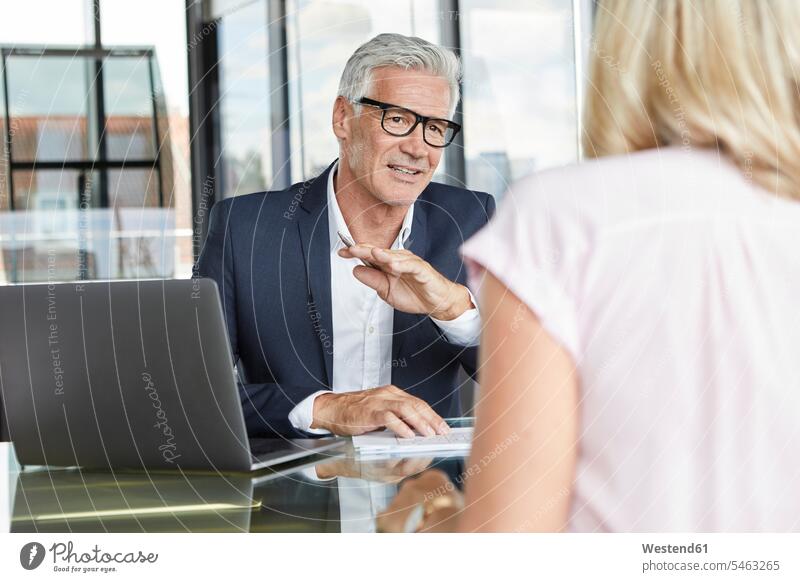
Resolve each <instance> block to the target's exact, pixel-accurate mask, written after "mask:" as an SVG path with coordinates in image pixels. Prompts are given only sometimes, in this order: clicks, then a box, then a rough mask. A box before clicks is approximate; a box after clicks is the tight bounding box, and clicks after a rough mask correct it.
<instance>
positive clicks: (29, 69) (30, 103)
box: [7, 56, 90, 161]
mask: <svg viewBox="0 0 800 582" xmlns="http://www.w3.org/2000/svg"><path fill="white" fill-rule="evenodd" d="M7 63H8V91H9V96H8V100H9V116H10V117H11V124H12V129H13V136H12V157H13V160H14V161H33V160H38V161H62V160H83V159H86V157H87V155H88V151H89V145H88V141H87V133H86V132H87V129H86V115H87V101H88V100H87V94H86V87H87V82H86V80H87V77H88V75H89V74H90V69H89V61H87V60H86V59H83V58H73V57H47V58H43V57H42V58H40V57H30V56H10V57H8V60H7Z"/></svg>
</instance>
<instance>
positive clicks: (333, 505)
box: [10, 449, 463, 533]
mask: <svg viewBox="0 0 800 582" xmlns="http://www.w3.org/2000/svg"><path fill="white" fill-rule="evenodd" d="M431 467H438V468H439V469H441V470H443V471H445V472H446V473H447V474H448V475H449V476H450V477H451V479H452V480H454V481H455V480H456V477H457V476H458V475H459V474H460V473H461V471H462V469H463V457H450V458H430V457H427V458H413V457H412V458H396V457H395V458H391V457H389V458H377V459H369V460H363V459H360V458H359V457H357V456H355V455H354V454H353V451H352V449H350V450H349V451H343V452H342V453H340V455H339V456H336V457H334V458H332V459H331V457H330V456H327V457H317V458H314V459H306V460H304V461H298V462H296V463H294V464H289V465H282V466H280V467H278V468H275V469H267V470H265V471H262V472H260V473H255V474H239V475H231V474H227V475H212V474H209V475H197V474H175V473H172V474H165V473H158V474H153V473H150V474H140V473H114V474H112V473H100V472H83V471H80V470H77V469H74V470H51V471H48V470H44V469H42V470H35V471H22V472H20V473H18V474H17V475H16V485H15V486H14V487H12V489H11V490H12V491H13V492H14V494H13V497H12V500H11V503H12V507H13V511H12V513H11V520H10V522H11V523H10V530H11V531H12V532H41V533H60V532H187V531H190V532H247V531H253V532H371V531H375V517H376V516H377V514H378V513H380V512H381V511H382V510H383V509H385V507H386V506H388V504H389V503H390V502H391V500H392V499H393V498H394V496H395V494H396V492H397V487H398V485H399V484H400V482H402V480H403V479H406V478H408V477H411V476H413V475H416V474H418V473H420V472H422V471H424V470H426V469H428V468H431Z"/></svg>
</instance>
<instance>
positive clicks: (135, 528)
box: [11, 470, 257, 533]
mask: <svg viewBox="0 0 800 582" xmlns="http://www.w3.org/2000/svg"><path fill="white" fill-rule="evenodd" d="M253 508H257V503H254V502H253V490H252V482H251V478H250V476H249V475H244V476H235V475H233V476H232V475H172V474H171V475H161V474H157V475H155V474H120V473H116V474H111V473H88V472H81V471H78V470H58V471H47V470H39V471H32V472H28V471H23V472H21V473H19V474H18V476H17V487H16V493H15V496H14V510H13V513H12V517H11V531H12V532H49V533H53V532H143V531H147V532H185V531H191V532H246V531H249V530H250V515H251V513H252V510H253Z"/></svg>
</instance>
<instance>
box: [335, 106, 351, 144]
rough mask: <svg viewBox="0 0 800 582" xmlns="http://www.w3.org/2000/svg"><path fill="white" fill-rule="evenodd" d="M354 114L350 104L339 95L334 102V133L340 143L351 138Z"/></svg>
mask: <svg viewBox="0 0 800 582" xmlns="http://www.w3.org/2000/svg"><path fill="white" fill-rule="evenodd" d="M353 114H354V112H353V107H352V105H350V102H349V101H348V100H347V99H345V98H344V97H342V96H341V95H339V96H338V97H337V98H336V101H334V102H333V133H334V135H335V136H336V139H338V140H339V141H340V142H342V141H346V140H347V139H349V138H350V128H351V126H350V123H351V121H352V119H353Z"/></svg>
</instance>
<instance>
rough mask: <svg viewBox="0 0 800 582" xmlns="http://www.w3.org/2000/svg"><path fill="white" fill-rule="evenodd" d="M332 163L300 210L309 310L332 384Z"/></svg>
mask: <svg viewBox="0 0 800 582" xmlns="http://www.w3.org/2000/svg"><path fill="white" fill-rule="evenodd" d="M332 166H333V165H331V166H329V167H328V169H327V170H325V171H324V172H323V173H322V174H320V175H319V176H317V178H315V179H314V181H313V182H312V183H311V184H310V185H309V186H308V189H307V191H306V192H305V193H304V194H303V197H302V200H301V202H300V208H301V209H302V210H303V212H299V213H298V214H297V216H298V221H297V228H298V232H299V234H300V243H301V246H302V250H303V260H304V261H305V267H306V280H307V281H308V289H307V296H306V313H307V315H308V317H309V319H310V322H311V325H312V326H313V327H314V333H315V335H316V336H317V339H318V340H319V343H320V348H321V349H322V356H323V358H324V360H325V372H326V373H327V375H328V378H327V384H328V386H330V385H331V382H332V381H333V316H332V314H333V307H332V305H331V259H330V248H329V245H330V242H329V236H330V235H329V229H328V174H329V173H330V171H331V168H332Z"/></svg>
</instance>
